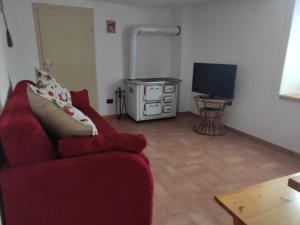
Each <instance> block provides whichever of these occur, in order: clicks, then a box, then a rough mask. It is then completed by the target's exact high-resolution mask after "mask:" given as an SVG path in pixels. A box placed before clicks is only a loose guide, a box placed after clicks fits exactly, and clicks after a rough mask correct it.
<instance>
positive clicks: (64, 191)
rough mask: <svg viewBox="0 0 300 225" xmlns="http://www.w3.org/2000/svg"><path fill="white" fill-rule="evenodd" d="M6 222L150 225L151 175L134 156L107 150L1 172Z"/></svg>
mask: <svg viewBox="0 0 300 225" xmlns="http://www.w3.org/2000/svg"><path fill="white" fill-rule="evenodd" d="M1 192H2V193H1V194H2V198H3V208H4V218H5V222H6V225H20V224H22V225H54V224H55V225H82V224H89V225H100V224H102V225H121V224H122V225H150V224H151V219H152V207H153V178H152V174H151V170H150V167H149V165H148V164H147V163H146V162H145V160H144V159H143V158H142V157H140V156H138V155H134V154H130V153H125V152H107V153H99V154H93V155H87V156H82V157H74V158H68V159H62V160H55V161H49V162H44V163H40V164H34V165H30V166H24V167H18V168H9V169H5V170H3V171H2V172H1Z"/></svg>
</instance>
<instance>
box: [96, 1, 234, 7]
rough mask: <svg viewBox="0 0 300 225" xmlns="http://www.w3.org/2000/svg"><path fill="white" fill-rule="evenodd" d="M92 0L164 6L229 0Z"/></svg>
mask: <svg viewBox="0 0 300 225" xmlns="http://www.w3.org/2000/svg"><path fill="white" fill-rule="evenodd" d="M94 1H103V2H110V3H119V4H126V5H138V6H153V7H166V6H180V5H190V4H203V3H213V2H219V1H224V2H226V1H229V0H94Z"/></svg>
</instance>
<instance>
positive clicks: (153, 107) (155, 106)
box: [144, 102, 162, 116]
mask: <svg viewBox="0 0 300 225" xmlns="http://www.w3.org/2000/svg"><path fill="white" fill-rule="evenodd" d="M161 113H162V104H161V102H153V103H145V105H144V116H154V115H160V114H161Z"/></svg>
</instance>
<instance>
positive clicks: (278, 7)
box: [187, 0, 300, 152]
mask: <svg viewBox="0 0 300 225" xmlns="http://www.w3.org/2000/svg"><path fill="white" fill-rule="evenodd" d="M293 6H294V1H293V0H285V1H282V0H253V1H240V2H239V3H235V4H225V5H218V6H214V7H206V8H203V7H202V8H201V7H199V8H198V10H197V12H196V15H197V19H196V22H195V29H196V30H197V40H196V43H195V45H196V46H197V49H196V53H195V54H196V61H198V62H212V63H233V64H237V65H238V72H237V81H236V98H235V100H234V101H233V105H232V106H231V107H228V108H227V110H226V114H225V118H224V119H225V124H226V125H228V126H230V127H233V128H236V129H238V130H241V131H244V132H246V133H249V134H251V135H254V136H256V137H259V138H262V139H264V140H267V141H269V142H272V143H275V144H277V145H280V146H283V147H286V148H288V149H291V150H294V151H297V152H300V140H299V134H300V126H299V121H300V113H299V112H300V104H299V102H292V101H287V100H282V99H280V98H279V89H280V82H281V77H282V71H283V65H284V60H285V53H286V48H287V43H288V38H289V31H290V25H291V18H292V13H293ZM187 76H192V73H189V74H188V75H187Z"/></svg>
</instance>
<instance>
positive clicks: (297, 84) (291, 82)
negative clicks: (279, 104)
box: [280, 0, 300, 94]
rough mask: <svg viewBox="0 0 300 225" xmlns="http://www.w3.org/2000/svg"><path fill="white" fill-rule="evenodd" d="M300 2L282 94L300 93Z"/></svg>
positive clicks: (285, 68)
mask: <svg viewBox="0 0 300 225" xmlns="http://www.w3.org/2000/svg"><path fill="white" fill-rule="evenodd" d="M299 40H300V0H297V1H296V4H295V9H294V15H293V22H292V27H291V33H290V38H289V44H288V49H287V53H286V58H285V64H284V70H283V77H282V83H281V88H280V93H281V94H288V93H300V76H299V71H300V63H299V59H300V41H299Z"/></svg>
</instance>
